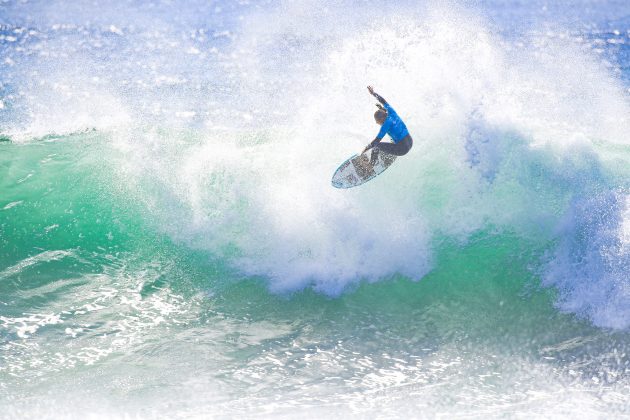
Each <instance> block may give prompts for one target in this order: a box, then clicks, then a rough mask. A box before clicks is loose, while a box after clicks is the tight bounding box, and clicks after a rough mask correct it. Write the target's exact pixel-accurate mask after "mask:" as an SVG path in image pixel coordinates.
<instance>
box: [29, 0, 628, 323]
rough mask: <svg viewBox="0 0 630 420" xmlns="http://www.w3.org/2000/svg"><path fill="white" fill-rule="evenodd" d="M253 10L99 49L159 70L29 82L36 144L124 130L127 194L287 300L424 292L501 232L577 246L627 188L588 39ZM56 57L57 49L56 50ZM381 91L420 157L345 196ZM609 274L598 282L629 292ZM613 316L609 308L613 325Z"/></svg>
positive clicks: (441, 15) (621, 151)
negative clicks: (373, 284) (78, 133)
mask: <svg viewBox="0 0 630 420" xmlns="http://www.w3.org/2000/svg"><path fill="white" fill-rule="evenodd" d="M401 8H402V9H404V11H405V12H406V13H404V15H405V17H401V16H402V15H403V13H401ZM257 10H258V9H255V10H253V11H250V13H248V14H247V15H246V16H245V17H244V18H243V19H242V21H241V24H240V26H236V27H234V28H231V29H230V30H229V31H227V32H225V36H222V37H220V38H216V37H214V38H213V37H212V36H211V32H212V31H210V32H208V31H207V30H195V31H189V35H190V36H187V37H183V38H182V36H180V34H178V33H177V32H175V31H173V28H170V27H169V28H165V30H164V31H162V32H160V33H153V32H148V33H143V32H142V31H134V29H133V28H130V27H127V26H125V25H123V24H120V23H118V22H110V23H107V24H106V25H105V26H104V28H105V29H106V32H107V33H108V34H109V35H108V36H109V38H103V39H100V38H99V39H97V41H99V42H100V43H102V44H103V45H104V46H107V45H118V44H115V43H116V42H123V41H122V40H125V42H127V43H128V44H129V45H131V46H133V47H135V48H136V49H140V50H141V51H142V52H143V54H145V55H146V57H145V59H144V63H145V67H143V68H137V67H136V66H135V63H134V62H132V61H130V60H129V59H128V58H127V56H126V55H125V54H126V53H128V52H129V51H133V49H131V50H129V49H122V47H121V49H120V51H123V52H122V53H117V54H119V55H117V56H114V57H112V58H111V61H112V63H113V65H112V66H110V67H108V68H109V69H110V70H111V71H110V72H109V73H108V72H96V71H94V69H96V68H98V67H97V66H94V65H92V64H90V59H89V58H88V57H85V54H84V53H83V52H82V50H81V49H80V48H75V49H73V50H72V51H71V52H70V53H68V56H67V57H64V60H65V61H66V64H67V62H70V63H75V64H76V65H77V68H78V69H90V71H91V72H90V74H87V70H86V71H85V72H83V73H86V74H83V73H82V72H81V71H70V72H60V71H59V70H58V66H57V67H55V66H53V70H55V71H51V72H50V73H49V74H48V75H44V76H42V79H43V80H42V81H41V87H38V85H35V84H31V85H29V86H28V89H26V90H27V92H28V95H26V96H25V98H26V99H27V100H29V101H30V102H28V103H29V104H31V105H32V106H30V105H29V109H31V114H32V115H31V117H30V119H29V121H30V128H29V130H30V131H29V132H43V131H45V130H49V131H50V130H52V131H55V132H57V131H69V130H76V129H80V128H85V127H99V128H102V129H104V130H108V129H111V128H115V129H117V130H118V131H117V133H116V134H115V135H114V136H112V138H113V143H114V145H115V147H116V149H117V150H118V151H120V152H121V154H122V155H123V157H122V158H121V159H120V161H121V167H120V175H121V177H120V178H121V183H123V184H124V188H126V189H128V190H130V192H131V193H132V194H134V197H136V198H137V199H139V200H140V201H142V202H143V203H145V205H146V206H147V208H148V210H149V211H148V213H147V217H148V218H150V219H151V220H156V221H157V222H156V223H157V224H158V225H159V226H160V228H161V229H164V230H165V231H167V232H168V233H169V234H170V235H171V236H172V237H173V238H175V239H176V240H178V241H182V242H185V243H188V244H190V245H191V246H194V247H197V248H201V249H204V250H207V251H208V252H209V254H211V255H212V256H213V257H215V258H221V259H225V260H226V261H228V262H229V263H230V264H231V265H232V266H233V267H234V268H235V269H237V270H240V271H242V272H244V273H247V274H249V275H260V276H262V277H264V278H266V279H268V281H269V284H270V287H271V288H272V289H273V290H276V291H291V290H296V289H300V288H303V287H305V286H308V285H312V286H313V287H314V288H316V289H317V290H319V291H322V292H324V293H327V294H331V295H336V294H338V293H340V292H341V291H342V290H344V289H345V288H346V287H347V286H348V285H350V284H353V283H356V282H358V281H361V280H368V281H375V280H378V279H382V278H386V277H388V276H391V275H395V274H403V275H405V276H407V277H409V278H411V279H421V278H422V277H423V276H424V275H425V274H426V273H427V272H428V271H429V270H431V269H432V267H433V261H434V260H435V257H436V255H435V253H436V248H435V247H434V244H435V243H439V242H440V240H441V239H443V238H449V239H455V240H456V241H460V242H465V241H466V240H467V238H468V237H469V235H470V234H471V233H473V232H476V231H479V230H480V229H483V228H485V227H488V226H493V227H497V228H499V229H501V230H507V231H510V232H515V233H516V234H517V235H520V236H522V237H527V238H528V239H534V240H536V241H538V243H539V244H540V246H541V247H544V246H546V244H547V243H548V241H553V240H558V239H559V242H560V243H565V242H566V241H569V242H570V241H571V240H570V239H568V238H564V236H563V235H569V236H571V235H574V234H575V232H574V231H571V230H570V229H569V230H562V229H561V228H560V227H559V226H563V225H562V223H563V221H565V220H567V218H568V217H571V216H570V215H572V214H574V213H571V211H572V210H571V205H570V203H576V202H581V201H584V200H585V199H587V198H588V196H589V195H590V194H591V192H592V191H595V190H598V191H601V190H605V191H606V190H610V189H611V188H612V186H610V187H609V186H608V184H615V183H616V184H617V185H621V186H622V188H623V187H626V185H625V184H627V176H626V175H627V167H626V166H624V165H623V164H619V163H618V162H620V161H621V162H623V161H624V159H626V160H627V147H626V146H627V138H628V134H629V133H630V123H629V120H628V118H629V117H628V115H630V112H629V111H630V109H629V106H628V101H627V98H626V97H625V93H624V89H623V87H622V86H621V83H620V82H619V81H618V80H616V79H615V77H614V75H613V73H611V72H610V70H609V69H608V68H607V67H606V66H605V65H604V64H602V62H601V59H600V58H599V57H598V56H597V53H595V52H593V51H591V50H589V48H588V45H585V44H584V42H583V39H579V40H574V39H571V37H570V36H565V35H563V36H556V35H557V34H564V32H562V31H558V32H557V33H556V32H553V31H551V32H550V31H547V32H549V34H546V33H543V34H540V33H534V35H532V36H531V37H523V38H522V39H517V40H507V39H504V38H502V37H501V36H499V35H497V33H496V31H494V28H493V27H492V26H491V25H489V24H488V23H487V22H485V21H484V20H483V19H481V18H479V17H477V16H473V15H471V14H470V13H468V12H464V11H463V10H462V9H461V8H458V7H453V6H444V5H440V6H437V7H435V5H433V6H432V7H426V8H422V9H421V10H418V9H417V8H414V7H412V6H408V5H406V6H400V7H399V8H398V9H397V10H395V11H391V13H390V12H387V11H386V12H383V10H382V8H378V10H377V9H373V8H370V7H367V6H366V7H365V8H361V9H360V10H357V9H356V7H346V6H344V5H337V6H334V7H333V6H330V7H326V8H322V7H320V5H319V4H318V3H315V2H288V3H280V4H279V5H278V8H277V9H274V8H267V9H265V10H262V11H257ZM280 12H281V13H280ZM278 16H280V17H281V19H279V20H277V24H274V25H269V24H268V23H269V21H270V20H271V19H275V18H276V17H278ZM366 22H375V23H374V24H366ZM376 22H378V24H377V23H376ZM389 22H395V24H388V23H389ZM111 25H114V27H115V28H116V29H117V30H116V33H114V34H113V35H112V33H111V31H110V29H109V28H111ZM322 25H323V26H322ZM74 28H75V29H76V30H77V31H79V32H81V31H88V30H89V28H83V27H81V26H75V27H74ZM59 30H63V28H60V29H59ZM212 33H214V34H215V35H217V36H218V34H223V33H224V31H221V30H218V29H217V30H216V31H214V32H212ZM112 37H113V38H112ZM208 39H212V40H213V42H214V43H210V44H208V43H207V42H206V41H207V40H208ZM218 39H219V40H221V42H218V41H217V40H218ZM204 40H205V41H204ZM112 42H113V43H114V44H108V43H112ZM204 42H206V43H204ZM223 42H224V44H223ZM55 45H56V44H55V43H54V42H52V41H50V42H48V43H47V44H46V47H47V51H48V52H51V53H60V51H62V50H61V49H60V48H58V46H57V47H56V46H55ZM121 45H122V44H121ZM191 49H194V51H199V54H193V55H191V54H189V53H188V52H189V51H191ZM112 51H114V52H116V51H118V50H117V49H116V48H114V49H112ZM165 51H168V54H165ZM134 54H135V53H134ZM53 55H55V54H53ZM132 56H133V54H132ZM166 56H168V57H169V58H168V60H165V58H164V57H166ZM179 58H181V60H179ZM53 61H54V60H53ZM183 63H186V64H185V65H184V64H183ZM35 64H36V65H35V66H34V67H37V66H38V65H41V63H40V62H37V63H35ZM202 70H203V71H202ZM96 73H98V74H96ZM368 83H371V84H374V85H375V86H376V87H377V90H378V91H379V92H380V93H382V94H383V95H384V96H385V97H386V98H387V99H388V100H389V101H390V102H391V104H392V105H393V106H394V107H395V108H396V109H397V111H398V112H399V114H400V115H401V117H402V118H403V119H404V120H405V121H406V123H407V125H408V127H409V129H410V131H411V133H412V135H413V137H414V140H415V144H414V148H413V150H412V151H411V152H410V154H409V155H408V156H406V157H404V158H401V159H399V160H398V161H397V162H396V164H395V165H394V166H393V167H392V168H391V169H389V170H388V171H387V173H386V174H384V175H383V176H381V177H379V178H377V179H375V180H374V181H371V182H370V183H369V184H367V185H365V186H363V187H361V188H358V189H356V190H349V191H338V190H335V189H332V188H331V187H330V185H329V180H330V176H331V174H332V172H333V171H334V169H335V168H336V167H337V166H338V164H339V163H341V162H342V161H343V160H344V159H346V158H347V157H348V156H349V155H351V154H353V153H355V152H357V151H359V150H360V149H361V148H362V147H363V146H364V145H365V144H366V143H367V142H368V141H369V140H371V139H372V138H373V136H374V135H375V133H376V131H377V128H378V127H377V126H376V125H375V124H374V123H373V121H372V117H371V113H372V111H373V110H374V108H373V106H372V102H373V101H372V100H371V98H370V97H369V96H368V94H367V91H366V90H365V85H367V84H368ZM76 86H78V88H77V87H76ZM29 98H30V99H29ZM53 101H58V102H59V105H58V106H57V107H55V106H53V105H52V103H53ZM50 109H52V110H54V111H53V112H52V113H51V112H49V110H50ZM55 110H57V111H55ZM149 125H155V126H156V127H154V128H147V127H148V126H149ZM202 127H203V128H202ZM121 128H124V130H120V129H121ZM189 129H192V130H191V131H186V130H189ZM123 133H124V135H123ZM609 164H610V166H606V165H609ZM593 205H595V206H597V204H593ZM594 210H601V211H603V209H599V208H595V209H594ZM567 212H569V213H567ZM580 217H586V216H585V215H584V216H580ZM576 223H577V222H576ZM624 223H626V222H624ZM623 226H627V223H626V224H624V225H623ZM616 229H621V230H622V231H623V232H625V231H627V228H626V227H619V226H617V227H616ZM624 229H625V230H624ZM624 249H625V248H624ZM576 252H577V251H576ZM558 255H560V254H558ZM555 267H556V269H558V268H557V267H564V265H563V264H557V265H556V266H555ZM567 270H568V268H567ZM569 273H570V270H569V271H566V272H565V274H566V275H569ZM615 273H617V274H611V275H610V276H604V277H605V280H602V281H604V282H612V283H615V282H620V281H621V282H623V281H624V280H623V278H619V277H618V274H619V271H615ZM621 275H623V272H622V273H621ZM546 278H547V284H553V285H559V284H560V283H559V282H558V281H551V280H549V278H550V277H548V276H547V277H546ZM606 279H607V280H606ZM612 283H611V284H612ZM615 284H616V283H615ZM562 287H564V286H562ZM611 287H613V289H614V287H615V286H611ZM567 290H570V288H569V289H567ZM565 296H566V295H565ZM610 299H613V298H610ZM610 299H609V300H604V301H603V302H602V303H600V304H597V305H600V306H601V307H604V306H606V305H607V304H611V305H612V306H611V307H612V308H615V307H616V306H615V305H616V304H615V303H612V302H613V301H612V300H610ZM578 306H579V305H578ZM580 310H581V309H579V308H577V309H576V311H580ZM597 322H598V323H599V324H600V325H611V326H619V325H622V326H623V325H625V323H624V322H621V323H619V322H616V321H612V320H611V321H610V322H609V323H608V322H607V321H605V320H603V321H602V320H600V321H597Z"/></svg>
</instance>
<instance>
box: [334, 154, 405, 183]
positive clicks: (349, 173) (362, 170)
mask: <svg viewBox="0 0 630 420" xmlns="http://www.w3.org/2000/svg"><path fill="white" fill-rule="evenodd" d="M372 150H373V149H370V150H368V151H366V152H364V153H362V154H360V155H354V156H352V157H351V158H350V159H348V160H346V161H345V162H344V163H342V164H341V165H340V166H339V168H337V170H336V171H335V174H334V175H333V177H332V185H333V187H335V188H352V187H357V186H359V185H361V184H365V183H366V182H368V181H369V180H371V179H373V178H375V177H376V176H377V175H378V174H380V173H381V172H383V171H384V170H385V169H387V168H389V167H390V165H391V164H392V163H393V162H394V160H396V156H394V155H390V154H387V153H383V151H380V152H379V154H378V159H377V161H376V163H375V164H374V165H372V164H371V163H370V158H371V156H372Z"/></svg>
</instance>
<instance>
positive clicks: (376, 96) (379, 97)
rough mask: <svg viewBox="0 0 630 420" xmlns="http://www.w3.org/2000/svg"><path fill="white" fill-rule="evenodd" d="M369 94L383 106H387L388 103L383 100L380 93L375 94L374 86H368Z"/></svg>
mask: <svg viewBox="0 0 630 420" xmlns="http://www.w3.org/2000/svg"><path fill="white" fill-rule="evenodd" d="M368 92H370V94H371V95H372V96H374V97H375V98H376V99H378V101H379V102H380V103H382V104H383V105H385V104H386V103H387V101H386V100H385V99H383V97H382V96H381V95H379V94H378V93H376V92H374V86H372V85H370V86H368Z"/></svg>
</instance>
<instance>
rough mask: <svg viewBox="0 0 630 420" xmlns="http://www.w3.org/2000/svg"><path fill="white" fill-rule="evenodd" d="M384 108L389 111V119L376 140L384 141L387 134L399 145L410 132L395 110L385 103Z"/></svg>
mask: <svg viewBox="0 0 630 420" xmlns="http://www.w3.org/2000/svg"><path fill="white" fill-rule="evenodd" d="M384 107H385V109H386V110H387V118H386V119H385V122H384V123H383V125H382V126H381V131H379V132H378V135H377V136H376V138H377V139H382V138H383V137H385V134H389V136H390V137H391V138H392V140H394V143H398V142H399V141H401V140H402V139H404V138H405V137H407V136H408V135H409V130H407V126H406V125H405V123H404V122H403V121H402V120H401V119H400V117H399V116H398V114H396V111H394V108H392V107H391V106H390V105H389V104H388V103H387V102H385V104H384Z"/></svg>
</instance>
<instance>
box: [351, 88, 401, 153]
mask: <svg viewBox="0 0 630 420" xmlns="http://www.w3.org/2000/svg"><path fill="white" fill-rule="evenodd" d="M367 88H368V91H369V92H370V94H371V95H372V96H374V97H375V98H376V99H377V100H378V101H379V102H380V103H378V104H376V106H377V107H378V109H377V110H376V112H375V113H374V120H375V121H376V123H377V124H378V125H380V126H381V130H380V131H379V132H378V134H377V135H376V138H375V139H374V140H373V141H372V142H371V143H370V144H368V145H367V147H366V148H365V150H363V152H364V153H365V152H366V151H368V150H370V149H374V150H372V157H371V158H370V162H371V163H372V165H374V164H375V163H376V160H377V159H378V153H379V152H380V151H383V152H384V153H389V154H390V155H396V156H403V155H406V154H407V152H409V150H411V146H412V145H413V140H412V139H411V136H410V135H409V131H408V130H407V126H406V125H405V123H404V122H403V121H402V120H401V119H400V117H399V116H398V114H396V111H394V108H392V107H391V105H389V104H388V103H387V101H386V100H385V99H383V97H382V96H381V95H379V94H378V93H376V92H374V87H372V86H368V87H367ZM385 134H389V136H390V137H391V138H392V140H393V141H394V142H393V143H389V142H387V143H381V140H383V137H385Z"/></svg>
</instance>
